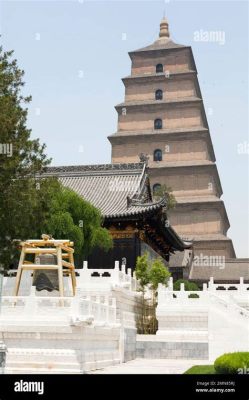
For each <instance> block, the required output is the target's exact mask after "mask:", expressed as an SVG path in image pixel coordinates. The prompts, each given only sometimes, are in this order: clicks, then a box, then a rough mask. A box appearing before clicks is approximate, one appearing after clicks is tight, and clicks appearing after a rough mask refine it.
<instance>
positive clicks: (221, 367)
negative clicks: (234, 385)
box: [214, 351, 249, 374]
mask: <svg viewBox="0 0 249 400" xmlns="http://www.w3.org/2000/svg"><path fill="white" fill-rule="evenodd" d="M214 368H215V371H216V372H217V373H218V374H239V373H241V374H242V373H246V372H247V371H249V352H246V351H244V352H236V353H226V354H223V355H222V356H220V357H218V358H217V359H216V360H215V362H214Z"/></svg>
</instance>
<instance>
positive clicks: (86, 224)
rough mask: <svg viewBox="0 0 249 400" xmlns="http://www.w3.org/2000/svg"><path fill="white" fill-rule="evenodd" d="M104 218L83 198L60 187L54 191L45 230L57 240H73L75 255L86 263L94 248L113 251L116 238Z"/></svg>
mask: <svg viewBox="0 0 249 400" xmlns="http://www.w3.org/2000/svg"><path fill="white" fill-rule="evenodd" d="M102 222H103V218H102V216H101V213H100V211H99V210H97V209H96V208H95V207H93V206H92V205H91V204H90V203H89V202H87V201H85V200H84V199H82V197H81V196H79V195H78V194H77V193H75V192H74V191H73V190H70V189H68V188H65V187H62V186H60V187H59V188H58V190H57V191H56V192H54V194H53V197H52V201H51V204H50V210H49V215H48V216H47V219H46V221H44V225H43V226H42V230H43V231H45V232H46V233H49V234H51V235H52V236H53V237H54V238H55V239H59V238H61V239H70V240H72V241H73V242H74V243H75V255H76V257H77V259H78V261H80V260H82V258H83V257H87V255H88V254H89V253H90V252H91V251H92V250H93V249H94V247H100V248H102V249H103V250H106V251H107V250H109V249H110V248H111V247H112V245H113V242H112V237H111V235H110V233H109V231H108V230H107V229H105V228H103V227H102V226H101V225H102Z"/></svg>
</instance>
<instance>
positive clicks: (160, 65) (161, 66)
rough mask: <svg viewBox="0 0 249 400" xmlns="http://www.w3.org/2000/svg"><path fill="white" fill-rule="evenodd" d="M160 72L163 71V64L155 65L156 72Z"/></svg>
mask: <svg viewBox="0 0 249 400" xmlns="http://www.w3.org/2000/svg"><path fill="white" fill-rule="evenodd" d="M160 72H163V64H157V65H156V73H157V74H159V73H160Z"/></svg>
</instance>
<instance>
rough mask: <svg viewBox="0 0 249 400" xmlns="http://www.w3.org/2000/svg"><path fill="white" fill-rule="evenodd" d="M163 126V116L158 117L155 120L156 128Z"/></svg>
mask: <svg viewBox="0 0 249 400" xmlns="http://www.w3.org/2000/svg"><path fill="white" fill-rule="evenodd" d="M162 127H163V122H162V120H161V118H157V119H155V121H154V129H162Z"/></svg>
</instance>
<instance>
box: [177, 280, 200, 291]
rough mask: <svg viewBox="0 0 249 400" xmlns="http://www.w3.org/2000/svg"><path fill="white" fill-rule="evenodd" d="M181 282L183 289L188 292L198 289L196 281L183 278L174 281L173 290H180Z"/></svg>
mask: <svg viewBox="0 0 249 400" xmlns="http://www.w3.org/2000/svg"><path fill="white" fill-rule="evenodd" d="M181 283H184V287H185V290H187V291H188V292H195V291H197V290H199V288H198V286H197V285H196V283H194V282H189V281H187V280H185V279H178V281H176V282H175V283H174V285H173V287H174V290H180V287H181Z"/></svg>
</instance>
